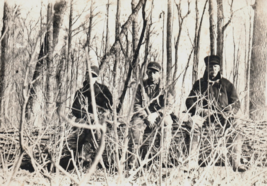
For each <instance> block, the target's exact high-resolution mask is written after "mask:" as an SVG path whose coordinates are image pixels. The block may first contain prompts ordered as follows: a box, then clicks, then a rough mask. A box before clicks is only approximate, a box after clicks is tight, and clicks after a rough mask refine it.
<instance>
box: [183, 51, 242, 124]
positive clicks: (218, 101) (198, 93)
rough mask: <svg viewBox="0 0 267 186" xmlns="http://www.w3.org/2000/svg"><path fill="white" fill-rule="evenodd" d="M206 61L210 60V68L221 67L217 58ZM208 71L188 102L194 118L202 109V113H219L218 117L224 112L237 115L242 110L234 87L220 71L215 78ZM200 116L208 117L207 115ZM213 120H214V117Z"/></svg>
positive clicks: (195, 84) (198, 81)
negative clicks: (208, 110)
mask: <svg viewBox="0 0 267 186" xmlns="http://www.w3.org/2000/svg"><path fill="white" fill-rule="evenodd" d="M205 59H206V60H205V61H207V60H210V62H209V63H210V66H214V65H218V66H219V63H218V61H219V59H217V56H211V58H210V59H209V58H205ZM215 59H216V60H215ZM207 62H208V61H207ZM206 65H207V63H206ZM208 71H209V70H208V69H206V71H205V73H204V76H203V78H201V79H200V80H197V81H196V82H195V83H194V85H193V88H192V90H191V92H190V94H189V96H188V98H187V100H186V106H187V109H188V110H189V113H191V114H192V116H193V115H195V113H196V108H202V109H201V111H200V112H205V111H207V110H205V109H211V110H213V111H217V112H216V113H217V115H218V113H223V112H226V113H229V112H231V113H233V114H236V113H237V112H238V110H239V109H240V101H239V99H238V96H237V93H236V89H235V87H234V85H233V84H232V83H231V82H230V81H229V80H227V79H225V78H223V77H221V73H220V71H218V73H217V75H216V76H215V77H214V78H210V77H209V74H208V73H209V72H208ZM210 71H212V69H210ZM203 109H204V110H203ZM198 114H200V115H207V113H198ZM221 119H222V120H221V122H223V123H224V121H223V117H221ZM211 120H214V118H213V117H212V116H211Z"/></svg>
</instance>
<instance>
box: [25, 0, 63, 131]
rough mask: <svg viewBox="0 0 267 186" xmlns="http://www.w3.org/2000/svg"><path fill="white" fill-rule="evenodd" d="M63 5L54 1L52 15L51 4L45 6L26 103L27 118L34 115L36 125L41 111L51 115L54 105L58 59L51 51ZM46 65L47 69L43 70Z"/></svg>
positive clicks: (38, 123)
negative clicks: (41, 40) (44, 29)
mask: <svg viewBox="0 0 267 186" xmlns="http://www.w3.org/2000/svg"><path fill="white" fill-rule="evenodd" d="M65 7H66V2H65V1H64V0H58V1H56V3H55V6H54V13H55V14H54V15H53V4H52V3H49V4H48V7H47V33H46V36H45V39H44V43H43V44H42V45H41V50H40V53H39V57H38V62H37V64H36V67H35V71H34V75H33V82H34V83H33V87H32V88H31V97H30V98H29V102H28V105H27V107H28V109H27V115H28V119H30V118H32V117H34V119H35V124H34V125H38V126H41V125H42V115H43V114H45V113H43V111H44V110H45V111H46V114H49V115H50V116H51V114H52V112H53V109H52V108H53V107H55V101H56V100H55V99H56V98H55V95H56V93H57V91H58V90H57V88H58V86H57V80H56V67H57V66H58V63H59V60H58V61H53V52H54V48H55V46H56V45H57V43H58V36H59V31H60V26H61V24H62V21H63V19H62V16H63V12H64V10H65ZM53 16H54V19H53ZM45 61H46V63H45ZM46 65H47V71H46V70H45V69H46ZM44 85H45V86H44ZM44 92H46V104H44V101H45V100H44Z"/></svg>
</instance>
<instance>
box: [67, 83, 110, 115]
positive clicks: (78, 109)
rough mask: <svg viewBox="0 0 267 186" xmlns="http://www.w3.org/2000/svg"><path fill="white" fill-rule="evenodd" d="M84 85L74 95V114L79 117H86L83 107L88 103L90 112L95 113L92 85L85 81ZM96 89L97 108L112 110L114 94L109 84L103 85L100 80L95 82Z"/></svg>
mask: <svg viewBox="0 0 267 186" xmlns="http://www.w3.org/2000/svg"><path fill="white" fill-rule="evenodd" d="M83 85H84V86H83V87H82V88H81V89H80V90H78V91H76V93H75V96H74V102H73V104H72V114H73V115H74V116H75V117H77V118H84V117H85V116H86V110H85V109H84V108H82V107H83V106H85V105H86V100H87V103H88V112H89V113H93V109H92V101H91V91H90V85H89V84H88V83H87V81H85V82H84V83H83ZM94 90H95V101H96V106H97V110H98V111H101V112H105V111H107V110H111V107H112V104H113V102H112V94H111V93H110V91H109V89H108V87H107V86H105V85H102V84H100V83H98V82H95V84H94Z"/></svg>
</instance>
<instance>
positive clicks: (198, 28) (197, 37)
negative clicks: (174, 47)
mask: <svg viewBox="0 0 267 186" xmlns="http://www.w3.org/2000/svg"><path fill="white" fill-rule="evenodd" d="M197 2H198V1H197V0H196V2H195V3H196V17H198V13H197V12H198V3H197ZM207 3H208V0H206V2H205V5H204V8H203V12H202V15H201V18H200V22H199V23H198V19H199V18H197V19H196V28H195V29H196V30H195V39H194V61H193V72H192V83H193V84H194V83H195V82H196V81H197V79H198V63H199V48H200V45H199V42H200V36H201V29H202V22H203V18H204V14H205V11H206V7H207Z"/></svg>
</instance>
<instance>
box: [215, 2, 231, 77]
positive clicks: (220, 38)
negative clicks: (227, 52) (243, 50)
mask: <svg viewBox="0 0 267 186" xmlns="http://www.w3.org/2000/svg"><path fill="white" fill-rule="evenodd" d="M223 2H224V1H223V0H217V50H216V54H217V56H219V57H220V58H221V73H223V50H224V32H225V30H226V28H227V27H228V25H229V24H230V23H231V21H232V17H233V3H234V0H231V3H230V12H231V15H230V18H229V20H228V21H227V22H226V23H225V24H224V19H225V17H224V10H223V7H224V6H223Z"/></svg>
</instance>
